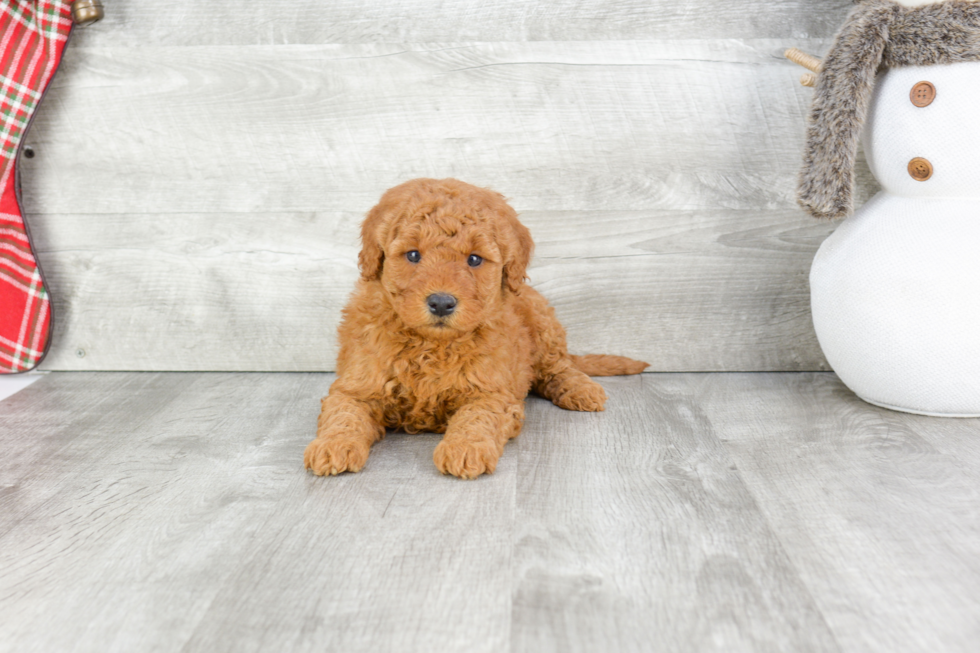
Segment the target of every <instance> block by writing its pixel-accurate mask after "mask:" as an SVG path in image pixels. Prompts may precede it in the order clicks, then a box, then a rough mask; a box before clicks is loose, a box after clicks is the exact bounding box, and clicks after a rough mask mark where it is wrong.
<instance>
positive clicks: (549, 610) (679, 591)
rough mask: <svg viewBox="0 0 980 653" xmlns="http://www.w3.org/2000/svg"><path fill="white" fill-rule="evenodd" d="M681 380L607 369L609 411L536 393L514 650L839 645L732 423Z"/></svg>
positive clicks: (521, 494) (520, 519) (526, 463)
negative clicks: (717, 418) (736, 454)
mask: <svg viewBox="0 0 980 653" xmlns="http://www.w3.org/2000/svg"><path fill="white" fill-rule="evenodd" d="M682 378H685V379H686V378H687V377H682ZM665 380H666V382H664V381H665ZM671 380H672V379H671V377H669V376H665V375H644V376H643V377H641V378H639V379H637V378H635V377H634V378H616V379H608V380H603V385H604V386H605V387H606V389H607V393H608V394H609V395H610V397H611V399H610V401H609V404H608V405H607V412H605V413H599V414H581V413H570V412H565V411H559V410H555V409H553V408H552V407H550V406H547V405H546V404H545V402H543V401H534V402H532V407H533V410H530V411H529V412H528V414H529V417H528V422H527V425H526V426H525V433H524V435H522V436H521V448H520V453H521V459H520V476H519V480H518V487H517V515H516V520H517V528H516V533H515V534H516V536H517V541H516V543H515V553H514V558H515V568H516V573H517V578H516V579H515V588H514V626H513V628H512V633H513V635H512V644H513V646H512V650H514V651H529V652H530V651H556V652H557V651H600V650H602V651H649V650H657V651H678V652H680V651H709V650H710V651H836V650H838V647H837V643H836V642H835V640H834V637H833V636H832V634H831V632H830V630H829V629H828V628H827V625H826V623H824V621H823V617H822V616H821V615H820V612H819V610H818V609H817V607H816V605H815V604H814V602H813V600H812V598H811V597H810V595H809V592H808V590H807V589H806V587H805V586H804V585H803V583H801V582H800V579H799V577H798V576H797V573H796V570H795V569H794V568H793V565H792V564H791V562H790V560H789V559H788V558H787V556H786V554H785V552H784V551H783V549H782V545H781V543H780V542H779V538H778V537H777V536H776V534H774V533H773V532H772V531H771V530H770V528H769V525H768V524H767V522H766V519H765V517H764V516H763V515H762V514H761V513H760V512H759V510H758V507H757V506H756V503H755V500H754V499H753V497H752V495H751V494H750V493H749V491H748V490H747V489H746V487H745V485H744V483H743V482H742V479H741V478H740V476H739V473H738V471H737V470H736V469H735V467H734V465H732V463H731V460H730V459H729V457H728V455H727V453H726V452H725V449H724V447H723V446H722V444H721V442H720V441H719V440H718V438H717V431H718V429H719V426H720V425H719V424H717V423H712V422H711V421H709V420H708V419H707V416H706V415H705V413H704V412H703V410H702V408H701V406H700V405H699V404H698V401H697V398H696V395H695V394H694V393H692V392H690V390H686V389H684V388H683V387H678V386H679V385H680V384H676V383H671Z"/></svg>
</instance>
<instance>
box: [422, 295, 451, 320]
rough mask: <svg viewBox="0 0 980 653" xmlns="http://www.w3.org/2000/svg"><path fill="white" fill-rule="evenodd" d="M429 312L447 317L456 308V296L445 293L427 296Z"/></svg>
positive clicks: (426, 301)
mask: <svg viewBox="0 0 980 653" xmlns="http://www.w3.org/2000/svg"><path fill="white" fill-rule="evenodd" d="M425 303H426V304H428V306H429V312H430V313H432V314H433V315H436V316H438V317H446V316H447V315H449V314H450V313H452V312H453V311H455V310H456V298H455V297H453V296H452V295H447V294H445V293H435V294H432V295H429V296H428V297H426V298H425Z"/></svg>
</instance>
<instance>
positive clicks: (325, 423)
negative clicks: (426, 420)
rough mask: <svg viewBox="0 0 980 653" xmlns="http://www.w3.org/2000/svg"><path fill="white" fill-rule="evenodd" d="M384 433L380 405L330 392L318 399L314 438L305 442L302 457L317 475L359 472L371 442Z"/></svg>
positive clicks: (307, 466) (365, 459) (366, 457)
mask: <svg viewBox="0 0 980 653" xmlns="http://www.w3.org/2000/svg"><path fill="white" fill-rule="evenodd" d="M384 433H385V429H384V426H382V424H381V421H380V407H378V406H374V405H372V404H371V403H370V402H365V401H361V400H358V399H355V398H353V397H350V396H348V395H346V394H343V393H340V392H331V393H330V394H329V395H328V396H326V397H324V398H323V401H322V402H321V410H320V418H319V420H317V429H316V439H315V440H313V442H311V443H310V444H308V445H307V447H306V452H305V453H304V454H303V461H304V463H305V465H306V468H307V469H309V470H310V471H312V472H313V473H314V474H316V475H317V476H326V475H331V476H333V475H335V474H340V473H341V472H359V471H361V469H362V468H363V467H364V463H366V462H367V459H368V454H369V453H370V452H371V445H372V444H374V443H375V442H376V441H378V440H380V439H381V438H382V437H383V436H384Z"/></svg>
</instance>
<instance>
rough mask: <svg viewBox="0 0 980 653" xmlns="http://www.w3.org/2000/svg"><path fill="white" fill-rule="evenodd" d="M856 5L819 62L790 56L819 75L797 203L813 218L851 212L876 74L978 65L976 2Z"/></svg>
mask: <svg viewBox="0 0 980 653" xmlns="http://www.w3.org/2000/svg"><path fill="white" fill-rule="evenodd" d="M855 4H856V5H857V6H856V7H855V8H854V9H853V10H852V11H851V13H850V15H848V17H847V20H846V21H845V23H844V26H843V27H842V28H841V30H840V31H839V32H838V34H837V36H836V38H835V40H834V44H833V45H832V46H831V48H830V51H829V52H828V53H827V56H826V57H825V58H824V60H823V62H822V63H821V62H819V60H815V59H813V58H809V59H808V60H807V59H806V58H805V55H804V58H802V59H799V58H794V57H790V58H793V59H794V61H797V62H798V63H802V64H803V65H808V64H809V65H808V67H810V68H812V69H813V68H815V69H816V70H815V72H819V75H818V77H817V78H816V80H815V81H816V83H815V86H816V90H815V94H814V98H813V105H812V108H811V110H810V123H809V127H808V129H807V135H806V151H805V155H804V162H803V171H802V173H801V175H800V183H799V188H798V193H797V199H798V201H799V203H800V205H801V206H803V207H804V208H805V209H806V210H807V211H809V212H810V213H811V214H812V215H814V216H816V217H824V218H842V217H846V216H847V215H850V213H851V212H852V210H853V191H854V161H855V159H856V157H857V147H858V139H859V138H860V135H861V130H862V127H863V125H864V122H865V118H866V117H867V113H868V107H869V105H870V103H871V98H872V95H873V91H874V86H875V78H876V75H877V73H878V72H879V69H881V68H899V67H906V66H931V65H936V64H952V63H958V62H967V61H980V2H978V1H976V0H942V1H938V0H856V2H855ZM788 56H789V55H788ZM918 92H919V93H920V95H921V96H922V97H921V99H920V101H925V100H926V99H928V97H929V96H930V95H933V96H934V93H935V92H936V89H935V88H933V89H929V88H928V87H927V86H923V87H920V89H918ZM927 173H928V170H926V169H925V168H920V169H919V172H918V174H919V175H920V176H924V175H925V174H927Z"/></svg>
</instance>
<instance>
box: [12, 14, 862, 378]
mask: <svg viewBox="0 0 980 653" xmlns="http://www.w3.org/2000/svg"><path fill="white" fill-rule="evenodd" d="M105 4H106V5H107V6H106V12H107V18H106V19H105V20H104V21H103V22H102V23H99V24H97V25H94V26H92V27H90V28H87V29H86V30H76V34H75V36H74V37H73V41H72V43H71V44H70V46H69V49H68V51H67V54H66V57H65V60H64V64H63V67H62V69H61V71H60V73H59V75H58V77H57V78H56V79H55V81H54V83H53V89H52V90H51V92H50V93H49V95H48V96H47V97H46V99H45V100H44V103H43V105H42V108H41V109H40V111H39V114H38V116H37V118H36V120H35V122H34V126H33V127H32V130H31V132H30V134H29V136H28V139H27V143H28V145H30V146H31V147H32V148H33V149H34V151H35V157H34V158H32V159H25V160H23V162H22V173H23V175H22V176H23V187H24V202H25V209H26V211H27V213H28V216H29V221H30V224H31V227H32V231H33V234H34V237H35V241H36V245H37V247H38V250H39V255H40V259H41V263H42V265H43V267H44V271H45V273H46V275H47V277H48V281H49V285H50V288H51V292H52V294H53V297H54V307H55V341H54V349H53V351H52V352H51V354H50V356H49V357H48V359H47V361H46V362H45V363H44V365H43V367H44V368H45V369H49V370H54V369H59V370H77V369H96V370H122V369H127V370H262V371H273V370H284V371H298V370H310V371H314V370H332V369H333V365H334V359H335V355H336V342H335V329H336V325H337V321H338V318H339V311H340V308H341V307H342V306H343V304H344V302H345V299H346V297H347V295H348V293H349V292H350V289H351V287H352V285H353V282H354V280H355V278H356V275H357V271H356V253H357V249H358V241H357V234H358V231H357V228H358V224H359V221H360V219H361V216H363V214H364V212H365V211H367V209H369V208H370V207H371V205H372V204H373V203H374V202H375V201H376V200H377V198H378V197H379V196H380V195H381V193H382V192H383V191H384V190H385V189H386V188H388V187H390V186H392V185H394V184H396V183H399V182H401V181H404V180H406V179H410V178H413V177H420V176H430V177H448V176H453V177H458V178H460V179H463V180H466V181H469V182H471V183H475V184H478V185H482V186H489V187H492V188H494V189H496V190H498V191H500V192H502V193H504V194H505V195H506V196H508V197H509V198H511V201H512V204H513V205H514V207H515V208H516V209H517V210H518V211H519V212H520V213H521V215H522V219H523V220H524V222H525V223H526V224H527V225H528V226H529V227H530V228H531V231H532V233H533V234H534V236H535V239H536V242H537V253H536V257H535V259H534V262H533V265H532V268H531V270H530V276H531V280H532V283H533V285H535V286H536V287H537V288H538V289H540V290H541V291H542V292H544V293H545V295H546V296H548V297H549V298H550V299H551V300H552V302H553V304H554V305H555V306H556V308H557V311H558V314H559V316H560V318H561V319H562V320H563V322H564V323H565V326H566V328H567V330H568V334H569V344H570V347H571V348H572V349H573V351H575V352H592V351H594V352H610V353H613V352H615V353H622V354H626V355H630V356H634V357H637V358H642V359H644V360H647V361H649V362H651V363H652V369H654V370H657V371H682V370H689V371H736V370H742V371H748V370H823V369H827V364H826V361H825V360H824V358H823V356H822V355H821V353H820V349H819V346H818V343H817V341H816V337H815V335H814V333H813V329H812V326H811V322H810V314H809V295H808V293H809V290H808V285H807V274H808V271H809V266H810V262H811V260H812V257H813V254H814V252H815V251H816V248H817V247H818V246H819V244H820V242H821V241H822V240H823V238H825V237H826V236H827V235H828V234H829V233H830V232H831V231H832V230H833V228H834V225H832V224H828V223H821V222H818V221H815V220H813V219H811V218H809V217H807V216H806V215H804V214H803V212H802V211H800V210H799V209H798V208H797V207H796V204H795V201H794V187H795V180H796V175H797V171H798V168H799V162H800V159H801V150H802V140H803V130H804V125H805V115H806V111H807V108H808V106H809V102H810V97H811V94H812V91H811V90H810V89H806V88H803V87H801V86H800V85H799V84H798V82H797V79H798V77H799V75H800V73H801V72H802V70H801V69H799V68H798V67H796V66H794V65H793V64H790V63H789V62H787V61H785V60H783V59H782V58H781V54H780V53H781V52H782V50H783V49H784V48H786V47H788V46H794V45H795V46H798V47H801V48H803V49H806V50H810V51H812V52H815V53H817V54H822V53H823V52H824V51H825V50H826V48H827V46H828V45H829V42H830V40H829V39H830V37H831V36H832V35H833V33H834V30H835V29H836V27H837V26H838V25H839V24H840V23H841V21H842V20H843V17H844V15H845V14H846V12H847V10H848V8H849V7H850V6H851V3H850V1H849V0H825V1H817V2H812V1H803V0H767V1H763V0H752V1H747V2H732V1H731V0H728V1H726V2H722V1H721V0H674V1H673V2H666V1H664V0H642V1H633V0H630V1H624V2H609V1H606V2H599V1H597V0H557V1H556V0H536V1H534V2H526V1H523V0H465V1H464V0H460V1H457V2H449V1H445V2H430V1H423V0H384V1H382V0H349V1H340V2H331V3H321V2H317V1H315V0H289V1H288V2H287V1H285V0H275V1H269V2H262V3H241V2H231V0H214V1H212V2H206V3H204V2H189V1H187V2H179V3H172V4H160V3H159V2H149V1H147V0H129V1H128V2H121V1H118V0H107V1H106V3H105ZM875 190H876V185H875V182H874V180H873V179H872V178H871V176H870V173H869V172H868V171H867V168H866V166H864V165H863V164H862V167H861V169H860V171H859V189H858V191H859V192H858V195H859V199H864V198H866V197H868V196H870V195H871V194H872V193H873V192H874V191H875Z"/></svg>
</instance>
